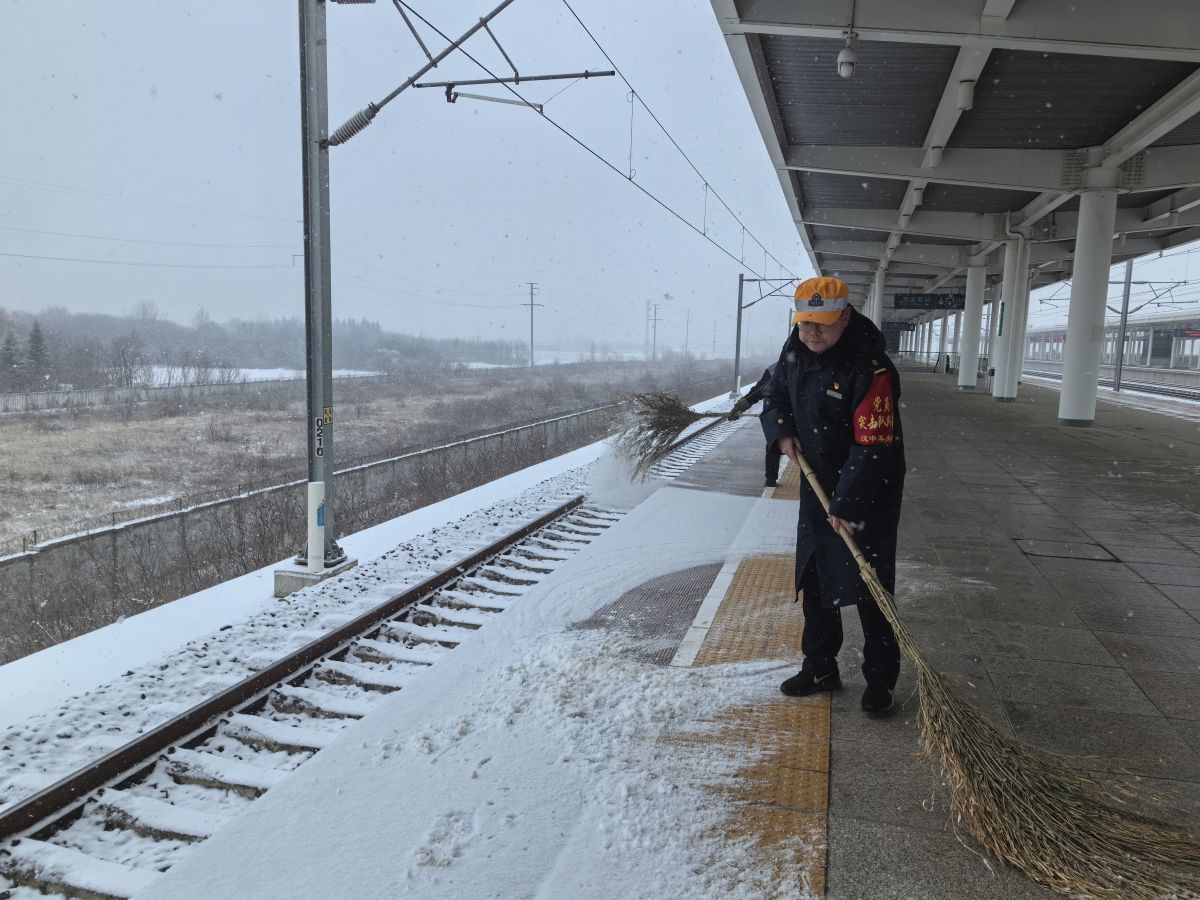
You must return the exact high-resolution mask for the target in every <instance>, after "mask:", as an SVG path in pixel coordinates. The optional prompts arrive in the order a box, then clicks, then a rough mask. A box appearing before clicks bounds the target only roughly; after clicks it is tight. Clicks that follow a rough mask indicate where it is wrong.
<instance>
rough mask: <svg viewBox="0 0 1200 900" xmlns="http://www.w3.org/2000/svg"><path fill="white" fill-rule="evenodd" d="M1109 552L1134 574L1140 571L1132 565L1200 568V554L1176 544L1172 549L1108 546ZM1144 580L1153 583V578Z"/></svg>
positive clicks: (1143, 575)
mask: <svg viewBox="0 0 1200 900" xmlns="http://www.w3.org/2000/svg"><path fill="white" fill-rule="evenodd" d="M1109 551H1110V552H1111V553H1112V554H1113V555H1114V556H1116V557H1117V559H1119V560H1120V561H1121V562H1123V563H1127V564H1129V565H1130V567H1131V568H1132V569H1133V570H1134V571H1135V572H1138V571H1140V570H1139V569H1138V567H1137V566H1135V565H1133V563H1153V564H1155V565H1166V566H1190V567H1192V568H1200V553H1193V552H1192V551H1191V550H1188V549H1187V548H1185V547H1183V546H1182V545H1178V544H1177V545H1176V546H1174V547H1127V546H1119V545H1118V546H1110V547H1109ZM1142 577H1144V578H1145V577H1146V576H1145V574H1144V573H1142ZM1146 580H1147V581H1154V579H1153V578H1146Z"/></svg>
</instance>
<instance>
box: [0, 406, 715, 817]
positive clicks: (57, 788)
mask: <svg viewBox="0 0 1200 900" xmlns="http://www.w3.org/2000/svg"><path fill="white" fill-rule="evenodd" d="M724 421H725V419H714V420H713V422H711V423H710V424H707V425H705V426H704V427H703V428H699V429H697V430H696V431H694V432H692V433H691V434H689V435H687V436H686V437H683V438H681V439H679V440H678V441H676V442H675V443H674V445H672V448H671V452H674V451H675V450H678V449H679V448H680V447H682V446H684V445H685V444H687V443H689V442H690V441H693V440H695V439H696V438H698V437H699V436H701V435H702V434H705V433H706V432H708V431H709V430H711V429H712V428H714V427H716V426H717V425H720V424H722V423H723V422H724ZM584 500H585V497H584V495H582V494H580V495H578V496H576V497H573V498H571V499H570V500H568V501H566V502H565V503H562V504H560V505H559V506H556V507H555V508H554V509H552V510H550V511H549V512H547V513H545V514H543V515H542V516H539V517H538V518H537V519H535V520H534V521H532V522H530V523H528V524H526V525H524V526H522V527H521V528H519V529H517V530H516V531H513V532H510V533H509V534H507V535H505V536H504V537H502V538H499V539H498V540H496V541H493V542H492V543H491V544H488V545H487V546H486V547H484V548H482V549H481V550H478V551H476V552H475V553H473V554H471V555H470V556H468V557H466V558H465V559H462V560H460V561H458V562H456V563H454V564H453V565H452V566H450V567H449V568H447V569H444V570H442V571H441V572H438V573H436V574H434V575H431V576H429V577H428V578H426V579H425V580H424V581H421V582H420V583H418V584H416V585H414V586H413V587H410V588H408V589H407V590H405V591H403V592H402V593H400V594H397V595H395V596H394V597H391V598H390V599H388V600H386V601H384V602H383V603H381V604H379V605H378V606H376V607H374V608H372V609H370V610H367V611H366V612H364V613H362V614H360V615H358V616H356V617H355V618H353V619H351V620H350V621H349V622H346V623H344V624H343V625H340V626H339V627H337V628H335V629H334V630H333V631H330V632H329V633H328V634H326V635H323V636H322V637H320V638H317V639H316V640H314V641H312V642H310V643H308V644H305V645H304V646H303V647H300V648H299V649H297V650H294V651H293V652H291V653H289V654H288V655H287V656H284V657H282V658H281V659H279V660H277V661H276V662H274V663H272V664H271V665H269V666H267V667H266V668H263V669H260V670H259V671H258V672H256V673H254V674H253V675H250V676H247V677H246V678H244V679H242V680H241V681H239V682H238V683H236V684H234V685H231V686H230V687H228V688H226V689H225V690H223V691H220V692H219V693H217V694H214V695H213V696H211V697H209V698H208V699H206V700H203V701H201V702H200V703H198V704H196V705H195V706H193V707H192V708H191V709H188V710H185V711H184V712H182V713H180V714H179V715H177V716H175V717H174V718H171V719H169V720H167V721H166V722H164V723H162V724H161V725H158V726H156V727H155V728H152V729H151V730H149V731H147V732H146V733H144V734H142V735H139V736H138V737H137V738H135V739H134V740H132V741H130V742H129V743H127V744H125V745H123V746H121V747H118V748H117V749H116V750H113V751H112V752H110V753H108V754H106V755H105V756H103V757H101V758H100V759H98V760H96V761H95V762H92V763H90V764H88V765H86V766H84V767H82V768H80V769H78V770H76V771H75V772H72V773H71V774H69V775H66V776H64V777H63V778H61V779H60V780H58V781H56V782H55V783H53V784H51V785H49V786H47V787H45V788H43V789H42V790H40V791H38V792H36V793H34V794H31V795H30V796H28V797H26V798H25V799H23V800H20V801H18V802H17V803H15V804H13V805H12V806H10V807H8V808H7V809H5V810H4V811H3V812H0V840H5V839H8V838H13V837H18V836H20V835H21V834H22V833H36V832H38V831H41V830H43V829H45V828H47V827H50V826H53V824H54V823H55V822H56V821H58V820H61V819H63V818H65V817H68V816H70V815H72V814H73V813H74V812H76V810H77V809H79V808H81V807H82V806H83V804H85V803H86V802H87V800H88V798H89V796H90V795H91V793H92V792H93V791H95V790H97V789H99V788H102V787H107V786H110V785H112V784H114V783H118V782H120V781H122V780H124V779H126V778H128V777H130V776H131V775H132V774H133V773H135V772H137V770H138V769H140V768H142V767H145V766H146V765H147V764H149V763H152V761H153V758H154V756H155V755H156V754H158V753H161V752H162V751H164V750H166V749H167V748H168V747H170V746H172V745H173V744H178V743H181V742H184V741H186V740H187V739H189V738H192V737H194V736H196V735H197V734H200V733H202V732H204V731H205V730H207V729H209V728H211V727H213V725H214V724H216V723H217V722H218V721H219V719H220V717H221V716H223V715H226V714H228V713H229V712H231V711H233V710H235V709H237V708H238V707H239V706H242V705H245V704H247V703H251V702H253V701H255V700H256V699H257V698H258V697H259V696H261V695H262V694H264V693H265V692H266V691H268V690H270V689H271V688H272V687H274V686H275V685H277V684H278V683H280V682H281V681H286V680H288V679H289V678H293V677H295V676H296V675H297V673H300V672H302V671H303V670H304V669H305V668H307V667H310V666H312V665H313V664H315V663H317V662H318V661H319V660H321V659H323V658H325V657H327V656H331V655H333V654H335V653H337V652H338V651H340V650H341V649H343V647H348V646H349V645H350V644H351V643H352V642H353V641H354V640H355V639H357V638H359V637H361V635H362V634H363V633H364V632H366V631H369V630H370V629H371V628H373V627H374V626H376V625H378V624H379V623H381V622H383V621H385V620H387V619H390V618H391V617H393V616H395V615H396V614H397V613H399V612H400V611H402V610H403V609H404V608H405V607H407V606H410V605H413V604H415V603H417V602H418V601H419V600H421V598H423V597H425V596H426V595H428V594H431V593H433V592H434V591H437V590H438V589H439V588H442V587H444V586H445V585H446V584H448V583H450V582H452V581H454V580H456V579H458V578H461V577H463V576H465V575H467V574H468V573H469V572H470V571H471V570H473V569H476V568H478V567H479V566H481V565H483V564H484V563H486V562H487V561H488V560H490V559H493V558H495V557H496V556H499V555H500V554H502V553H504V552H505V551H506V550H508V549H509V548H511V547H512V546H514V545H515V544H518V543H520V542H521V541H522V540H524V539H525V538H527V537H529V536H530V535H532V534H534V533H535V532H537V531H540V530H541V529H543V528H545V527H546V526H548V525H550V524H552V523H553V522H554V521H555V520H556V519H559V518H561V517H562V516H564V515H566V514H567V513H569V512H572V511H573V510H575V509H577V508H578V507H579V506H581V505H582V504H583V502H584Z"/></svg>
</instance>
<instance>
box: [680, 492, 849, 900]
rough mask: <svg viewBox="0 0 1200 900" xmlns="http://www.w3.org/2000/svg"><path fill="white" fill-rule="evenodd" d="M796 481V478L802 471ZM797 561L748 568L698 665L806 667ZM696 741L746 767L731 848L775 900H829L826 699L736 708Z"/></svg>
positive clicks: (728, 790) (739, 574)
mask: <svg viewBox="0 0 1200 900" xmlns="http://www.w3.org/2000/svg"><path fill="white" fill-rule="evenodd" d="M795 471H797V472H798V471H799V470H798V469H797V470H795ZM794 566H795V560H794V558H793V557H791V556H760V557H752V558H750V559H746V560H743V561H742V562H741V564H740V565H739V566H738V568H737V571H736V573H735V574H734V577H733V580H732V582H731V583H730V586H729V590H728V591H727V592H726V594H725V597H724V599H723V600H722V602H721V606H720V609H719V610H718V612H717V615H716V618H715V619H714V621H713V625H712V628H711V629H710V630H709V632H708V636H707V638H705V641H704V644H703V646H702V647H701V648H700V653H699V655H698V656H697V657H696V662H695V665H697V666H704V665H714V664H718V663H731V662H745V661H750V660H760V659H795V660H799V659H800V633H801V629H802V627H803V623H804V618H803V615H802V613H801V610H800V604H799V603H795V602H793V597H794V596H795V591H794V590H793V584H794V579H795V575H794ZM713 724H714V725H715V726H716V727H715V728H714V729H712V731H711V732H706V733H704V734H699V735H691V736H689V737H688V738H687V740H689V741H696V742H700V743H704V744H707V745H711V744H714V743H716V744H720V745H722V746H723V747H725V748H726V749H727V750H729V751H730V752H732V753H734V754H736V755H737V756H739V757H743V758H746V759H748V760H749V761H748V762H747V764H746V765H745V766H744V767H743V768H742V769H741V770H740V771H739V772H738V773H737V775H736V777H735V778H734V779H733V782H732V783H731V784H726V785H722V786H720V787H716V788H714V789H713V790H714V791H716V792H718V793H721V794H723V795H725V796H727V797H730V798H732V799H733V801H734V804H735V809H736V812H735V814H734V815H733V816H731V817H730V819H729V820H728V822H727V823H726V837H727V839H728V840H730V841H736V842H747V843H749V844H750V845H751V846H752V847H753V848H754V851H755V852H756V853H757V854H758V855H759V859H760V861H761V862H762V863H765V864H766V865H765V868H767V869H768V870H769V871H770V872H771V873H772V875H771V892H770V896H774V897H780V898H783V897H788V898H795V897H823V896H825V863H826V859H825V855H826V846H827V836H828V830H827V818H828V812H829V695H828V694H819V695H817V696H815V697H805V698H803V699H794V698H786V697H782V696H780V697H779V699H778V700H772V701H771V702H768V703H763V704H758V705H755V706H746V707H738V708H735V709H732V710H730V711H728V712H727V713H725V714H724V715H723V716H721V717H720V718H719V719H718V720H717V721H716V722H715V723H713Z"/></svg>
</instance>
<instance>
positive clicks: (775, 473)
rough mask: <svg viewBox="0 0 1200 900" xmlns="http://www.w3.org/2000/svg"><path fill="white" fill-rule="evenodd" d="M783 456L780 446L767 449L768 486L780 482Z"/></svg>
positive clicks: (773, 445) (774, 445)
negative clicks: (780, 462)
mask: <svg viewBox="0 0 1200 900" xmlns="http://www.w3.org/2000/svg"><path fill="white" fill-rule="evenodd" d="M782 456H783V454H781V453H780V452H779V445H778V444H772V445H771V446H770V447H768V448H767V484H774V483H775V482H777V481H778V480H779V460H780V458H781V457H782Z"/></svg>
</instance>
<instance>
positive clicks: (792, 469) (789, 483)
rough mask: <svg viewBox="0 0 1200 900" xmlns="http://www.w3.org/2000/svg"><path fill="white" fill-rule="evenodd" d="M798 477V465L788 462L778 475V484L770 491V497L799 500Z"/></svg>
mask: <svg viewBox="0 0 1200 900" xmlns="http://www.w3.org/2000/svg"><path fill="white" fill-rule="evenodd" d="M800 478H801V474H800V467H799V466H797V465H795V464H793V463H791V462H789V463H788V465H787V468H786V469H784V470H783V474H782V475H780V476H779V486H778V487H777V488H775V489H774V490H772V491H771V497H772V498H773V499H775V500H799V499H800Z"/></svg>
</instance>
